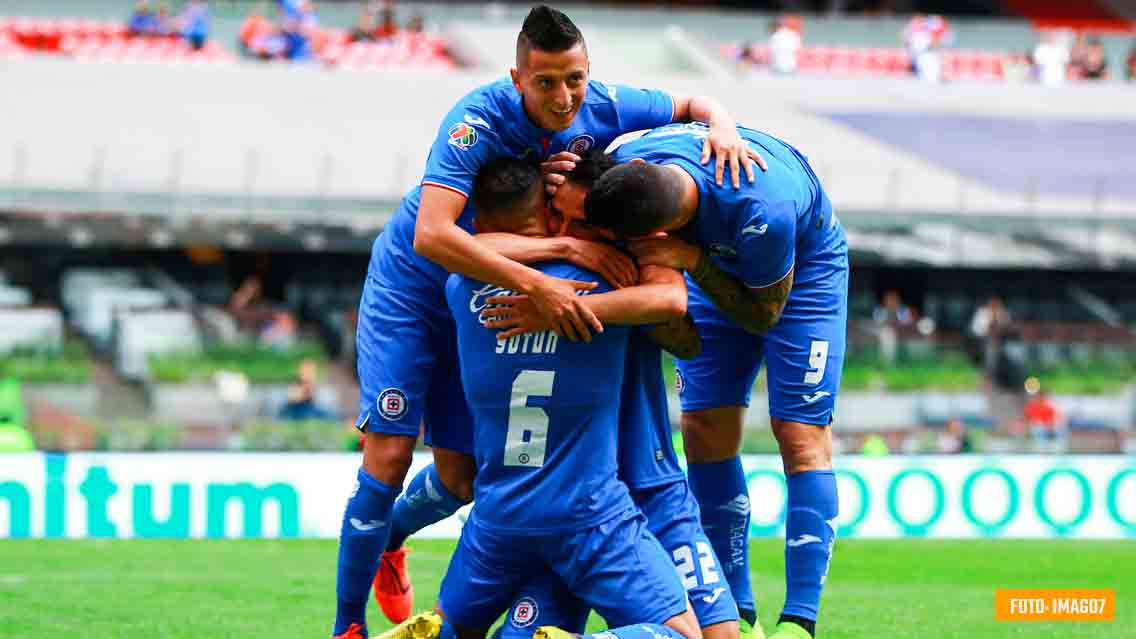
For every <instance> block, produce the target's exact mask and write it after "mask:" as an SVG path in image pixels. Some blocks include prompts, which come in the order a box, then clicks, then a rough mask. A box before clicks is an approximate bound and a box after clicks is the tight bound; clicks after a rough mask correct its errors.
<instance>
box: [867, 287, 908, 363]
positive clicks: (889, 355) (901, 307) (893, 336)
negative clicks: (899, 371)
mask: <svg viewBox="0 0 1136 639" xmlns="http://www.w3.org/2000/svg"><path fill="white" fill-rule="evenodd" d="M872 320H873V321H875V323H876V337H878V338H879V341H880V357H881V358H882V359H883V360H884V361H885V362H887V363H888V364H894V363H895V359H896V355H897V352H898V350H899V330H900V328H902V327H907V326H912V325H913V324H915V320H916V317H915V313H914V312H913V311H912V310H911V307H910V306H908V305H907V304H904V303H903V300H902V299H900V297H899V291H896V290H894V289H891V290H888V291H886V292H885V293H884V296H883V299H882V300H881V301H880V304H879V306H876V309H875V310H874V311H872Z"/></svg>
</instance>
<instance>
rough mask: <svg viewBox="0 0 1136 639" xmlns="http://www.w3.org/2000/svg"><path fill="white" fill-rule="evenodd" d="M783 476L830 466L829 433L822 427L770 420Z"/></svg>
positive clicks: (830, 448)
mask: <svg viewBox="0 0 1136 639" xmlns="http://www.w3.org/2000/svg"><path fill="white" fill-rule="evenodd" d="M773 434H774V435H775V436H776V437H777V444H778V446H779V447H780V449H781V461H782V463H783V464H784V467H785V474H786V475H795V474H797V473H803V472H805V471H807V470H826V469H829V468H832V435H831V433H830V432H829V430H828V429H827V428H825V427H823V426H814V425H812V424H801V423H798V422H787V421H783V420H779V419H774V420H773Z"/></svg>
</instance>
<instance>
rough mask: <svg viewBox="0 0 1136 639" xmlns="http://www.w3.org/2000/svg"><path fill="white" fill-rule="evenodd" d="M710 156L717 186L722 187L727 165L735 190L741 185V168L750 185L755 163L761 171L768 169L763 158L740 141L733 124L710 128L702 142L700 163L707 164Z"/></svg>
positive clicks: (717, 125) (716, 125) (740, 138)
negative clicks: (712, 160)
mask: <svg viewBox="0 0 1136 639" xmlns="http://www.w3.org/2000/svg"><path fill="white" fill-rule="evenodd" d="M711 155H713V156H714V179H715V181H717V182H718V186H722V177H723V174H724V173H725V171H726V165H727V164H729V166H730V181H731V182H732V183H733V185H734V188H735V189H736V188H740V187H741V185H742V180H741V171H742V168H743V167H744V169H745V174H746V178H747V179H748V180H749V181H750V182H751V183H752V182H753V181H754V179H755V177H754V171H753V165H754V164H755V163H756V164H757V166H759V167H761V170H762V171H765V170H767V169H768V168H769V167H768V166H767V165H766V164H765V158H763V157H761V154H760V153H758V152H757V151H754V150H753V149H751V148H750V147H749V145H748V144H746V142H745V140H743V139H742V136H741V135H739V134H738V128H737V126H736V125H735V124H734V123H733V122H730V123H728V125H727V124H721V125H719V124H715V125H713V126H711V127H710V133H709V134H708V135H707V136H706V139H705V140H704V141H703V142H702V163H703V164H706V163H707V162H709V161H710V156H711Z"/></svg>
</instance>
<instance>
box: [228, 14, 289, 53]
mask: <svg viewBox="0 0 1136 639" xmlns="http://www.w3.org/2000/svg"><path fill="white" fill-rule="evenodd" d="M266 12H267V3H263V2H262V3H261V4H259V5H257V7H256V8H254V9H253V10H252V12H251V13H249V14H248V16H247V17H245V20H244V22H242V23H241V30H240V32H239V34H238V36H237V37H238V40H239V41H240V45H241V51H243V52H244V53H245V54H246V55H250V56H254V57H257V58H261V59H263V60H270V59H274V58H280V57H282V56H283V55H284V39H283V36H281V35H280V32H279V31H278V30H277V29H276V25H274V24H273V23H272V21H271V20H269V19H268V18H267V17H266V16H265V13H266Z"/></svg>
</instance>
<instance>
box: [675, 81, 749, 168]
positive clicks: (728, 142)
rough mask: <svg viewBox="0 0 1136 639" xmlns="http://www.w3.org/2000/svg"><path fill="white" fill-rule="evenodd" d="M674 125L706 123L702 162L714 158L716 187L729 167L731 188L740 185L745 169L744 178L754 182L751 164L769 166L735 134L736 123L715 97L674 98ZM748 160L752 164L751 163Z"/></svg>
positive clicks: (681, 96) (680, 96)
mask: <svg viewBox="0 0 1136 639" xmlns="http://www.w3.org/2000/svg"><path fill="white" fill-rule="evenodd" d="M672 99H673V100H674V115H673V116H672V119H673V121H674V122H705V123H706V124H707V125H709V126H710V134H709V135H707V136H706V141H705V142H704V143H703V144H702V163H703V164H706V163H707V162H709V161H710V156H711V155H713V156H714V160H715V168H714V177H715V179H716V180H717V182H718V185H719V186H721V185H722V175H723V173H725V169H726V166H727V165H729V167H730V181H731V183H732V184H733V186H734V188H738V187H739V186H741V173H740V171H741V170H742V169H743V168H744V169H745V174H746V179H748V180H749V181H750V182H753V181H754V172H753V163H757V165H758V166H759V167H761V170H762V171H765V170H766V169H767V168H768V167H767V166H766V164H765V158H763V157H761V154H760V153H758V152H757V151H755V150H753V149H752V148H750V146H749V145H748V144H746V142H745V140H743V139H742V136H741V135H739V134H738V129H737V126H738V123H737V122H736V121H735V120H734V116H732V115H730V112H729V111H728V110H726V107H724V106H722V104H721V103H719V102H718V101H717V100H715V99H714V98H711V97H708V96H704V95H696V96H684V95H675V96H673V97H672ZM751 160H752V162H753V163H751Z"/></svg>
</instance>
